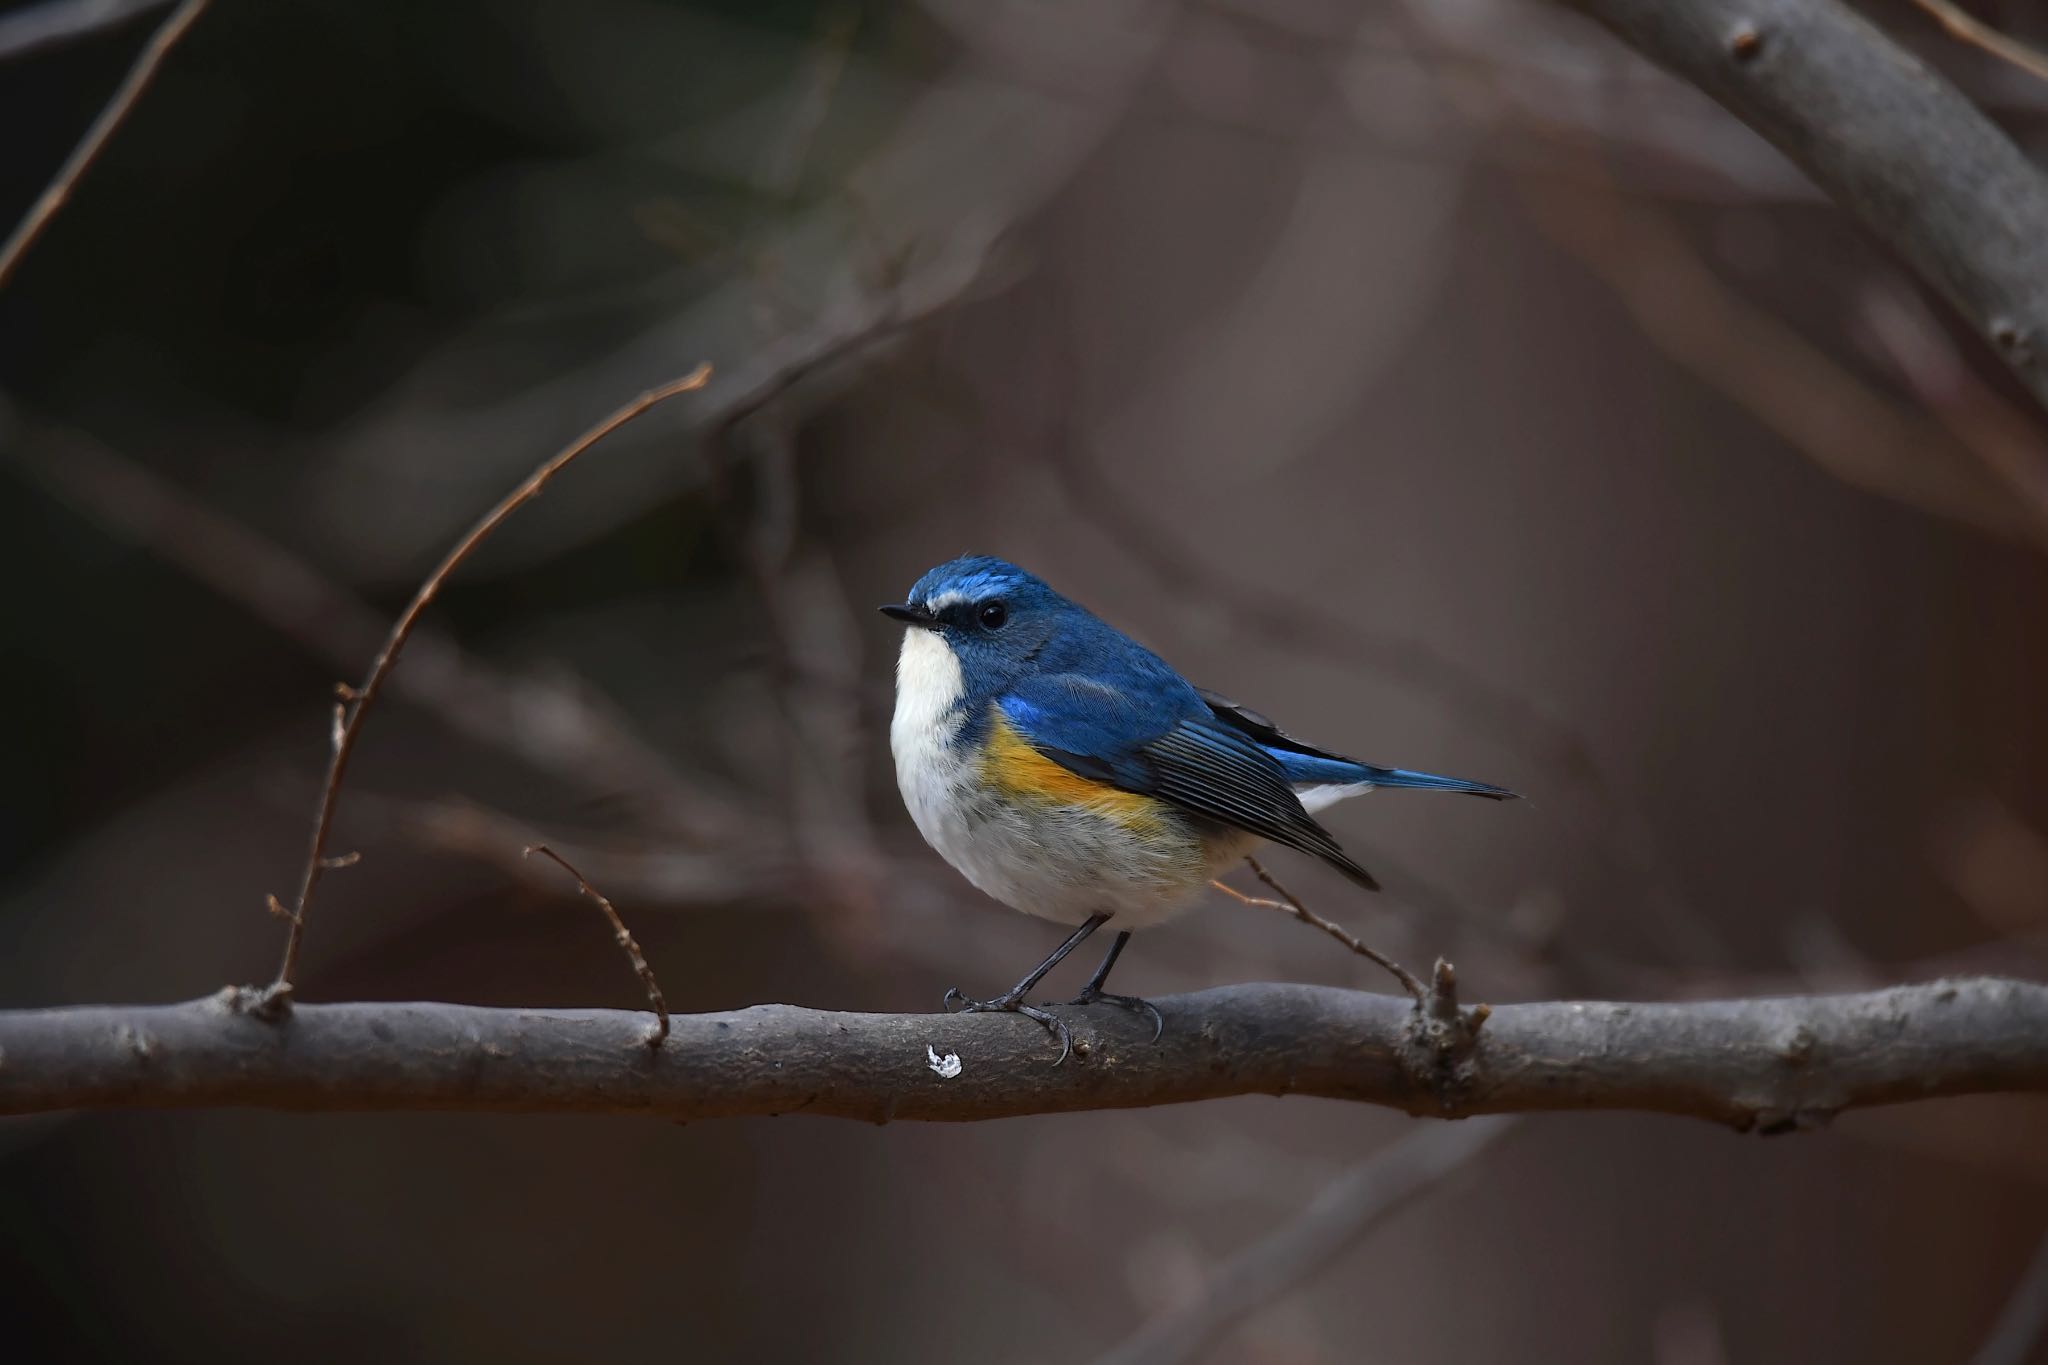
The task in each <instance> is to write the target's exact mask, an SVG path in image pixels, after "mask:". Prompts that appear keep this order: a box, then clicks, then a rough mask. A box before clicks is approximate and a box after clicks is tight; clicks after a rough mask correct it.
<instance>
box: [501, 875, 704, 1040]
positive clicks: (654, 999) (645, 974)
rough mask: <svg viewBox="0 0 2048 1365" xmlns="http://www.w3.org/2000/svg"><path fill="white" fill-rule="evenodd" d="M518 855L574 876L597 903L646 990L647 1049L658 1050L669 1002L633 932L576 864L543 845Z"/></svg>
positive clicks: (578, 888) (577, 884) (582, 890)
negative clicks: (649, 1013) (651, 1020)
mask: <svg viewBox="0 0 2048 1365" xmlns="http://www.w3.org/2000/svg"><path fill="white" fill-rule="evenodd" d="M520 852H521V856H523V857H527V858H531V857H532V856H533V855H534V854H536V853H538V854H540V855H541V856H542V857H543V858H546V859H547V860H548V861H550V862H552V863H554V864H555V866H557V867H559V868H561V869H562V871H564V872H566V873H568V874H569V875H570V876H572V877H574V878H575V879H576V889H577V890H579V891H581V892H582V893H583V894H584V895H586V896H588V897H590V899H592V900H594V901H596V902H597V908H598V909H600V910H602V911H604V917H605V918H606V919H608V920H610V921H611V925H612V937H613V938H614V939H616V940H618V944H619V947H620V949H622V950H623V951H624V952H625V954H626V960H627V961H628V962H630V963H632V964H633V972H634V974H635V975H636V976H638V977H639V978H640V984H641V985H643V986H645V987H646V988H647V1004H648V1006H649V1007H650V1008H652V1009H653V1011H654V1017H655V1021H656V1022H655V1025H654V1032H652V1033H650V1034H649V1035H647V1046H649V1047H660V1046H661V1045H662V1042H663V1041H664V1040H665V1039H667V1037H668V1001H667V1000H665V999H664V998H663V997H662V994H661V985H660V983H659V982H657V981H656V980H655V979H654V968H652V967H650V966H648V965H647V957H646V955H645V954H644V953H642V952H641V951H640V944H639V942H638V941H637V940H635V939H634V937H633V933H632V931H631V930H630V929H628V928H626V922H625V921H624V920H622V919H620V918H619V912H618V911H617V910H616V909H614V908H613V907H612V903H611V901H610V900H608V899H606V897H605V894H604V892H602V891H600V890H598V889H597V888H596V887H594V886H592V885H591V884H590V879H589V878H587V877H585V876H584V875H583V874H582V873H581V872H578V871H577V870H576V866H575V864H573V863H571V862H570V861H569V860H568V859H567V858H564V857H563V856H562V855H561V854H559V853H557V852H555V851H554V850H553V849H551V848H549V847H548V846H547V845H546V844H528V845H527V846H526V847H525V848H524V849H522V850H521V851H520Z"/></svg>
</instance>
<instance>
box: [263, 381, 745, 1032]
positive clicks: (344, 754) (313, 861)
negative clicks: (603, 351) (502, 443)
mask: <svg viewBox="0 0 2048 1365" xmlns="http://www.w3.org/2000/svg"><path fill="white" fill-rule="evenodd" d="M710 378H711V367H710V366H709V365H699V366H698V367H697V368H696V369H695V370H692V371H691V372H690V373H689V374H686V375H684V376H683V377H682V378H680V379H672V380H670V381H669V382H668V383H666V384H660V385H656V386H655V387H654V388H651V389H649V390H647V392H645V393H643V394H641V395H640V396H639V397H638V398H635V399H634V400H633V401H632V402H630V403H628V404H626V405H625V406H624V407H622V408H620V409H619V410H618V411H616V412H614V413H612V414H611V416H609V417H607V418H605V419H604V420H603V421H601V422H599V423H598V424H597V425H596V426H594V427H592V428H591V429H590V430H588V431H586V432H584V433H583V434H582V435H581V436H579V437H577V438H576V439H575V440H574V441H572V442H570V443H569V444H568V445H567V446H565V447H563V448H562V449H561V450H559V451H557V452H556V453H555V454H554V455H552V456H550V457H548V459H547V460H545V461H543V462H542V464H541V466H540V467H539V468H538V469H536V470H534V471H533V473H531V474H529V475H527V477H526V480H525V482H523V483H521V484H520V485H519V486H518V487H517V488H515V489H513V490H512V491H511V492H510V493H508V494H506V495H505V497H504V498H502V499H501V500H500V501H499V502H498V505H497V506H495V507H493V508H492V509H491V510H490V511H488V512H486V513H485V514H484V516H483V519H482V520H481V521H479V522H477V524H476V525H474V526H472V527H471V528H470V529H469V534H467V535H465V536H464V537H463V538H462V539H461V541H460V542H458V543H457V544H456V546H455V548H454V549H453V550H450V551H449V552H448V556H447V558H445V559H443V560H442V561H441V562H440V564H439V565H437V566H436V567H435V569H434V571H433V572H432V573H430V574H428V575H427V578H426V581H425V582H423V583H421V584H420V588H419V591H418V592H417V593H415V594H413V599H412V601H411V602H409V603H407V604H406V608H405V610H404V612H402V613H400V615H399V618H398V620H397V622H396V623H394V624H393V625H392V627H391V634H390V635H389V636H388V637H387V638H386V639H385V641H384V648H383V650H382V651H381V652H380V653H379V654H378V655H377V661H376V663H374V664H372V665H371V667H370V673H369V676H368V677H367V678H365V679H364V680H363V684H362V686H360V687H357V688H353V689H347V688H344V691H345V692H346V693H347V696H346V697H345V699H344V701H345V711H346V713H345V715H344V716H343V717H342V718H341V720H340V723H339V727H338V729H337V732H336V734H335V739H334V754H333V757H332V758H331V759H330V760H329V761H328V765H327V781H326V782H325V784H324V785H323V786H322V787H321V790H320V804H319V807H318V809H317V810H316V811H315V812H314V816H313V839H312V846H311V847H310V848H309V849H308V850H307V853H306V866H305V870H304V872H303V873H302V874H301V876H300V880H299V894H298V898H297V899H296V900H295V901H294V902H293V905H292V912H291V915H290V923H291V930H290V932H289V933H288V934H287V936H286V938H285V944H284V960H283V961H282V962H281V963H279V964H278V969H277V980H276V981H275V982H274V983H272V985H271V988H270V991H269V993H268V994H267V996H266V997H265V999H266V1002H267V1005H268V1008H270V1009H273V1010H274V1009H276V1008H278V1006H279V1005H280V1004H281V1002H282V1001H284V1000H285V999H286V998H287V997H288V996H289V995H290V992H291V987H292V976H293V974H294V973H295V972H296V971H297V970H298V965H299V947H300V944H301V943H302V942H303V941H304V938H305V932H306V909H307V907H308V906H309V905H311V904H312V900H313V891H314V889H315V888H316V887H317V886H318V885H319V882H320V873H321V872H322V871H323V870H324V868H325V862H324V856H325V854H326V851H327V835H328V832H329V830H330V829H331V828H332V827H333V824H334V807H335V803H336V801H337V800H338V799H339V797H340V795H341V780H342V778H343V777H344V776H345V775H346V774H347V772H348V760H349V756H350V755H351V754H353V753H354V752H355V746H356V737H357V736H358V735H360V734H361V733H362V728H363V716H364V713H366V712H367V711H368V710H369V709H370V706H371V704H372V703H373V702H375V701H376V700H377V694H378V692H379V690H380V689H381V688H382V687H383V686H384V679H385V677H386V676H387V675H388V674H389V673H390V672H391V669H392V667H393V666H394V665H395V664H396V663H397V662H398V653H399V651H400V650H401V649H403V648H404V647H405V642H406V640H407V639H408V638H409V637H410V636H411V635H412V632H413V627H414V626H416V625H418V624H419V619H420V615H421V613H422V612H424V611H425V610H426V609H427V604H428V603H429V602H432V601H433V600H434V598H435V596H436V595H437V594H439V593H440V591H441V588H442V586H443V585H444V584H445V583H446V582H447V581H448V576H449V575H450V574H452V573H453V572H455V569H456V567H457V566H458V565H460V564H461V563H462V561H463V560H465V559H468V558H469V557H470V555H471V554H473V553H474V552H475V551H476V548H477V546H479V545H481V544H483V542H484V541H485V540H486V539H488V538H489V537H490V534H491V532H493V531H495V530H497V529H498V527H499V526H500V525H501V524H503V522H504V521H505V519H506V518H507V517H509V516H511V515H512V514H513V513H514V512H516V511H518V510H519V509H520V508H521V507H523V506H525V505H526V504H527V503H528V502H530V501H531V500H532V499H533V497H534V496H535V495H536V494H538V493H539V492H540V490H541V489H542V488H543V487H544V486H546V484H547V482H548V480H550V479H552V478H554V477H555V475H556V474H558V473H560V472H561V471H562V469H563V468H564V467H566V466H567V465H568V464H569V463H570V462H571V461H572V460H574V459H575V458H576V457H577V456H579V455H581V454H582V453H583V452H584V451H586V450H588V449H590V448H591V447H592V446H594V445H596V444H597V443H598V442H599V441H601V440H603V439H604V438H605V437H606V436H608V435H610V434H611V433H612V432H614V431H616V430H618V429H619V428H620V427H622V426H624V425H625V424H626V423H628V422H630V421H632V420H633V419H634V418H636V417H638V416H639V415H640V414H641V413H643V412H646V411H647V410H648V409H649V408H651V407H654V406H655V405H656V404H658V403H662V402H665V401H666V400H668V399H670V398H674V397H676V396H677V395H678V394H684V393H690V392H693V391H694V390H697V389H701V388H703V387H704V385H705V383H706V382H707V381H709V380H710Z"/></svg>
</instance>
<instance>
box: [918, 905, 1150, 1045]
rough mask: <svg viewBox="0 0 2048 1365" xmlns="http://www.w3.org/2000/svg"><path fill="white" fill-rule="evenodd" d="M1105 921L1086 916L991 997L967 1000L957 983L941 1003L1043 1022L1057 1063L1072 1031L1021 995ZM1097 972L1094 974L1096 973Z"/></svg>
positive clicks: (967, 1011)
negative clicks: (1018, 978)
mask: <svg viewBox="0 0 2048 1365" xmlns="http://www.w3.org/2000/svg"><path fill="white" fill-rule="evenodd" d="M1107 923H1109V916H1108V915H1090V916H1089V917H1088V918H1087V920H1086V921H1084V922H1083V923H1082V925H1081V927H1080V928H1078V929H1076V930H1075V931H1074V932H1073V933H1071V934H1069V935H1067V941H1066V942H1065V943H1062V944H1061V945H1060V946H1059V947H1057V948H1055V949H1053V950H1052V954H1051V956H1049V957H1047V958H1046V959H1045V961H1043V962H1041V963H1039V964H1038V965H1037V966H1036V967H1033V968H1032V969H1031V970H1030V971H1029V972H1027V973H1025V975H1024V979H1023V980H1022V981H1019V982H1018V983H1017V984H1016V985H1014V986H1012V987H1010V989H1008V990H1006V991H1004V992H1003V993H1002V994H1001V995H998V996H995V997H994V998H992V999H989V1000H969V999H968V998H967V997H966V996H965V995H964V994H962V993H961V990H960V988H959V987H958V986H954V987H951V988H950V989H948V990H947V992H946V1001H945V1003H946V1005H947V1007H948V1008H951V1007H952V1006H954V1005H956V1004H957V1005H958V1006H960V1013H962V1014H982V1013H987V1012H991V1011H996V1010H1001V1011H1003V1012H1005V1013H1009V1014H1021V1015H1023V1016H1024V1017H1025V1018H1026V1019H1036V1020H1037V1021H1038V1022H1039V1023H1041V1024H1043V1025H1045V1031H1046V1032H1047V1033H1050V1034H1051V1035H1052V1036H1053V1037H1055V1038H1057V1039H1059V1040H1060V1055H1059V1057H1058V1058H1057V1059H1056V1060H1055V1061H1054V1062H1053V1065H1054V1066H1058V1065H1059V1064H1060V1063H1061V1062H1064V1061H1065V1060H1067V1054H1068V1053H1069V1052H1072V1051H1073V1050H1074V1033H1073V1030H1072V1029H1069V1028H1068V1027H1067V1025H1066V1023H1065V1021H1064V1020H1062V1019H1060V1018H1059V1017H1058V1016H1057V1015H1052V1014H1047V1013H1046V1012H1045V1011H1044V1010H1042V1009H1039V1008H1037V1007H1036V1006H1033V1005H1027V1004H1025V1003H1024V997H1025V995H1026V994H1028V993H1029V992H1030V990H1031V988H1032V987H1034V986H1036V985H1037V984H1038V983H1039V982H1040V981H1042V980H1044V979H1045V974H1046V973H1047V972H1049V971H1051V970H1052V969H1053V968H1055V967H1057V966H1059V965H1060V963H1062V962H1064V961H1066V957H1067V954H1068V953H1071V952H1073V951H1074V949H1076V948H1078V947H1080V946H1081V940H1083V939H1085V938H1087V937H1088V935H1090V934H1092V933H1094V932H1095V931H1096V930H1097V929H1100V928H1101V927H1102V926H1103V925H1105V924H1107ZM1110 957H1111V959H1112V960H1114V958H1115V957H1116V954H1115V953H1114V952H1112V953H1111V954H1110ZM1100 974H1101V973H1097V975H1098V976H1099V975H1100Z"/></svg>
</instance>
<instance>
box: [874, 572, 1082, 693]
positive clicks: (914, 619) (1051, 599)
mask: <svg viewBox="0 0 2048 1365" xmlns="http://www.w3.org/2000/svg"><path fill="white" fill-rule="evenodd" d="M882 612H883V614H884V615H886V616H890V617H893V618H895V619H896V620H898V621H901V622H903V623H904V624H906V625H909V626H912V627H914V628H916V629H918V630H924V631H929V632H931V633H932V634H933V635H935V636H937V637H938V638H939V639H941V640H943V641H944V642H945V644H946V645H947V647H948V648H949V649H950V651H951V652H952V654H953V656H954V658H956V659H957V660H958V661H959V664H960V671H961V673H962V674H963V675H964V678H965V681H966V685H967V689H968V691H969V692H973V693H980V692H986V691H988V690H989V689H992V688H1001V687H1003V686H1006V685H1008V684H1009V683H1011V682H1013V681H1015V680H1016V679H1017V678H1018V677H1019V676H1020V675H1022V674H1023V673H1024V671H1025V670H1026V669H1028V668H1030V667H1031V665H1032V662H1033V661H1034V660H1035V659H1037V658H1038V656H1039V655H1040V654H1042V653H1043V652H1044V651H1045V648H1046V646H1047V645H1048V644H1049V643H1051V642H1052V640H1053V639H1054V638H1055V637H1056V636H1057V635H1058V634H1059V632H1060V629H1061V627H1062V626H1064V625H1068V624H1070V623H1072V622H1074V621H1076V620H1087V619H1089V618H1088V613H1087V612H1086V611H1084V610H1083V609H1082V608H1080V607H1078V606H1075V605H1074V604H1073V603H1072V602H1069V601H1068V600H1067V599H1066V598H1064V597H1061V596H1060V595H1059V594H1058V593H1056V592H1054V591H1053V590H1052V589H1051V588H1049V587H1047V586H1046V584H1045V582H1044V581H1043V580H1042V579H1039V578H1037V577H1034V576H1033V575H1031V574H1028V573H1026V572H1025V571H1024V570H1022V569H1020V568H1018V567H1017V566H1016V565H1014V564H1008V563H1005V562H1004V561H1002V560H1000V559H992V558H990V557H989V556H987V555H963V556H962V557H961V558H959V559H955V560H951V561H949V562H948V563H945V564H941V565H939V566H938V567H937V568H936V569H933V570H931V571H930V572H929V573H927V574H925V576H924V577H922V578H920V579H918V580H917V582H916V583H915V584H913V585H912V586H911V589H910V595H909V596H908V597H906V598H905V599H904V600H903V601H902V602H900V603H891V604H890V605H888V606H886V607H883V608H882Z"/></svg>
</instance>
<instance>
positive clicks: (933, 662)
mask: <svg viewBox="0 0 2048 1365" xmlns="http://www.w3.org/2000/svg"><path fill="white" fill-rule="evenodd" d="M966 693H967V679H966V678H965V677H964V676H962V674H961V672H960V659H959V657H958V656H957V655H955V654H954V653H953V647H952V646H951V645H949V644H947V643H946V641H945V639H944V637H942V636H941V635H939V633H938V632H937V631H932V630H924V629H921V628H919V627H915V626H913V627H911V629H910V630H908V631H906V632H905V633H904V636H903V652H902V653H901V654H899V655H897V656H896V715H895V717H894V718H893V719H892V720H891V721H890V722H889V748H890V750H891V752H893V753H894V754H895V755H896V766H897V769H898V771H899V772H900V771H901V770H902V767H903V763H904V760H905V758H906V757H909V756H911V755H912V753H916V755H917V756H919V757H924V756H927V754H926V752H925V751H927V746H929V747H931V748H941V749H942V748H944V747H945V746H946V745H947V744H948V743H949V742H950V741H951V740H952V738H953V733H954V731H956V730H958V729H959V728H960V723H961V721H963V720H964V719H966V718H965V717H964V716H961V715H959V714H958V713H957V712H955V710H954V709H953V708H954V707H956V706H958V705H959V704H960V698H961V697H963V696H965V695H966Z"/></svg>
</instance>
